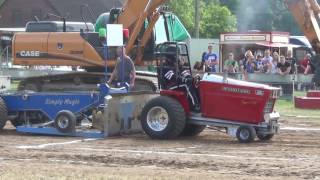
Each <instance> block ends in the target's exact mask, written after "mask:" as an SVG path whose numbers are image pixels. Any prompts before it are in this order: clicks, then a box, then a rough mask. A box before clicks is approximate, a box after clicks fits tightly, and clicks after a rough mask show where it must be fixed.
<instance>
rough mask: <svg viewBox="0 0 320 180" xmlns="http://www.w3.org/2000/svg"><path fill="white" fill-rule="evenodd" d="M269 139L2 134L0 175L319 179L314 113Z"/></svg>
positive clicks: (286, 120) (288, 120)
mask: <svg viewBox="0 0 320 180" xmlns="http://www.w3.org/2000/svg"><path fill="white" fill-rule="evenodd" d="M281 128H282V130H281V132H280V134H278V135H276V136H275V137H274V138H273V139H272V140H271V141H269V142H260V141H256V142H254V143H251V144H239V143H238V142H237V141H236V139H234V138H232V137H229V136H228V135H226V134H224V133H221V132H217V131H214V130H212V129H206V130H205V131H204V132H203V133H201V134H200V135H199V136H197V137H194V138H181V139H177V140H170V141H158V140H151V139H149V138H148V137H147V136H146V135H143V134H138V135H130V136H129V135H128V136H121V137H115V138H106V139H103V140H92V139H81V138H71V137H52V136H34V135H27V134H19V133H17V132H15V130H14V128H13V127H12V126H11V125H10V123H8V124H7V126H6V128H5V130H3V131H1V132H0V179H5V180H7V179H23V180H25V179H45V180H47V179H130V180H131V179H136V180H140V179H183V180H185V179H201V180H202V179H237V180H241V179H320V118H307V117H282V118H281Z"/></svg>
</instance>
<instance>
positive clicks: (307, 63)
mask: <svg viewBox="0 0 320 180" xmlns="http://www.w3.org/2000/svg"><path fill="white" fill-rule="evenodd" d="M299 73H303V74H310V73H311V54H306V55H305V57H304V58H303V60H302V61H301V62H300V66H299Z"/></svg>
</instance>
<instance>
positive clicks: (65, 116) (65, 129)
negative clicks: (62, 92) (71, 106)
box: [54, 110, 77, 133]
mask: <svg viewBox="0 0 320 180" xmlns="http://www.w3.org/2000/svg"><path fill="white" fill-rule="evenodd" d="M76 122H77V117H76V116H75V114H74V113H73V112H71V111H68V110H63V111H60V112H59V113H58V115H57V117H56V119H55V120H54V126H55V127H56V128H57V129H58V131H60V132H62V133H71V132H74V131H75V128H76Z"/></svg>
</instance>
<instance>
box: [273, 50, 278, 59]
mask: <svg viewBox="0 0 320 180" xmlns="http://www.w3.org/2000/svg"><path fill="white" fill-rule="evenodd" d="M275 57H278V58H279V53H278V52H277V51H274V52H273V53H272V58H273V59H274V58H275Z"/></svg>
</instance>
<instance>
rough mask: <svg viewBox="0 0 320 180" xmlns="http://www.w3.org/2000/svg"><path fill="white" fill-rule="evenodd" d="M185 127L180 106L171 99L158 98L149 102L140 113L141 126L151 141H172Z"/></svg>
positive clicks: (182, 110) (184, 118) (184, 116)
mask: <svg viewBox="0 0 320 180" xmlns="http://www.w3.org/2000/svg"><path fill="white" fill-rule="evenodd" d="M185 125H186V114H185V112H184V109H183V107H182V105H181V104H180V103H179V102H178V101H176V100H175V99H173V98H170V97H167V96H159V97H156V98H154V99H152V100H151V101H149V102H148V103H147V104H146V105H145V106H144V108H143V110H142V113H141V126H142V128H143V130H144V132H145V133H146V134H147V135H149V136H150V137H151V138H153V139H174V138H176V137H178V136H179V135H180V134H181V132H182V131H183V129H184V127H185Z"/></svg>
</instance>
